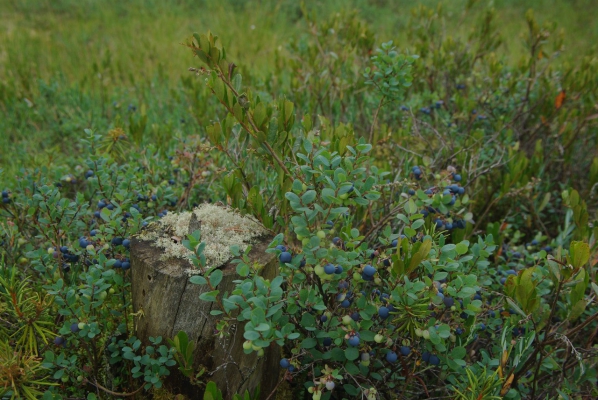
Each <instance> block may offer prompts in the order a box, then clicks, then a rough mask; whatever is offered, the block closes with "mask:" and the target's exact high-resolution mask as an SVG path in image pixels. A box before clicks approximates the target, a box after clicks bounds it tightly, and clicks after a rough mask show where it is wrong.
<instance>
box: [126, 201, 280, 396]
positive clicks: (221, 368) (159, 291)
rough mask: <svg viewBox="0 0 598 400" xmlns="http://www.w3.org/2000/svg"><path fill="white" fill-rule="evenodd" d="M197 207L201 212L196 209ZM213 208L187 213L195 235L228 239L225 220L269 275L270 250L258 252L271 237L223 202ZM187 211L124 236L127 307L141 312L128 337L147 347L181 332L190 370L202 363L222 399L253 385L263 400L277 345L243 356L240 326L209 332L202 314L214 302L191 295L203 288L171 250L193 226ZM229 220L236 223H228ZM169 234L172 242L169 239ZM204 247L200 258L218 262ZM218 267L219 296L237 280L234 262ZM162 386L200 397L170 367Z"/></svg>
mask: <svg viewBox="0 0 598 400" xmlns="http://www.w3.org/2000/svg"><path fill="white" fill-rule="evenodd" d="M202 207H204V210H203V214H202V213H200V212H196V211H197V210H199V209H200V208H202ZM206 207H207V208H208V209H207V210H206V209H205V208H206ZM209 207H212V208H209ZM213 207H218V206H214V205H204V206H201V207H200V208H198V209H196V210H194V213H195V214H196V215H198V216H197V219H199V223H200V224H201V229H200V230H201V231H202V237H201V240H202V241H206V242H208V243H210V240H211V241H212V244H214V239H216V240H217V239H218V238H220V239H222V240H223V241H225V242H226V241H230V240H234V238H231V235H229V234H227V233H226V229H229V228H230V227H231V224H233V228H234V229H235V230H236V231H235V234H237V236H238V235H239V230H243V229H245V230H247V231H248V232H247V233H246V235H245V234H243V233H241V236H243V238H246V237H249V236H251V235H253V237H251V238H250V239H248V240H247V241H246V242H245V244H247V243H248V242H252V249H251V251H250V253H249V254H248V256H249V257H250V259H251V260H252V261H256V262H258V263H260V264H261V265H264V268H263V269H262V275H263V276H264V277H265V278H267V279H272V278H274V277H275V276H276V273H277V268H278V260H277V259H276V257H275V256H274V255H272V254H267V253H266V252H265V249H266V248H267V247H268V244H269V243H270V241H271V240H272V237H271V236H269V235H264V234H263V233H264V232H265V229H263V227H261V225H259V227H256V226H255V224H257V222H256V221H253V220H250V219H249V221H248V218H247V217H242V216H241V215H239V214H236V213H234V211H232V210H230V209H226V208H224V207H219V209H215V208H213ZM219 212H226V213H228V215H226V216H225V217H222V216H220V215H219V214H218V213H219ZM189 215H190V213H181V214H169V215H167V216H166V217H164V218H163V219H162V220H161V221H159V222H157V223H153V224H151V225H150V226H149V227H148V231H149V233H148V232H147V231H144V232H142V233H141V234H140V235H138V236H137V237H134V238H133V239H132V241H131V271H132V292H133V309H134V311H135V312H139V311H141V310H142V311H143V316H141V317H139V318H138V319H137V321H138V322H137V325H136V326H137V331H136V335H137V337H138V338H139V339H140V340H141V341H142V342H143V343H144V344H145V345H148V344H149V343H150V342H149V338H150V337H157V336H161V337H162V338H163V341H166V338H169V339H172V338H173V337H174V336H176V334H177V333H178V332H179V331H184V332H186V333H187V335H188V336H189V340H190V341H195V344H196V347H195V354H194V363H193V365H194V367H195V368H196V371H198V370H199V368H200V367H202V366H203V367H205V368H206V371H207V373H206V374H205V375H204V378H205V381H206V382H207V381H208V380H212V381H214V382H215V383H216V384H217V385H218V388H219V389H220V390H222V393H223V396H224V398H225V399H231V398H232V397H233V395H234V394H235V393H242V392H244V391H245V390H246V389H248V390H249V391H250V392H252V391H253V390H254V389H255V388H256V387H257V386H258V384H259V385H260V388H261V398H266V397H267V396H268V395H269V394H270V392H271V391H272V390H274V388H275V387H276V384H277V380H278V377H279V371H280V369H279V368H280V367H279V359H280V349H279V348H278V347H277V346H271V347H269V348H267V349H264V356H263V357H257V354H256V353H255V352H253V353H251V354H248V355H247V354H245V353H244V352H243V347H242V345H243V342H244V340H245V339H244V338H243V331H244V329H243V324H244V323H236V324H234V325H231V331H230V332H229V336H225V337H224V338H219V337H217V336H216V335H215V326H216V325H215V322H216V321H217V319H218V316H212V315H210V311H211V309H212V308H213V307H214V306H215V304H216V303H211V302H205V301H202V300H200V299H199V296H200V295H201V294H202V293H203V292H205V291H209V289H208V287H207V286H206V285H203V286H200V285H196V284H193V283H190V282H189V278H190V274H189V270H190V269H192V268H193V267H192V265H191V264H190V262H189V260H188V259H186V258H184V257H178V256H176V255H177V254H176V252H177V251H180V248H179V247H178V246H181V247H182V245H181V244H180V240H181V239H184V232H183V230H186V229H187V228H185V227H186V226H187V225H191V226H192V227H193V225H194V224H195V218H196V217H195V215H194V216H193V217H192V218H190V217H189ZM236 219H237V220H238V222H239V223H238V225H235V220H236ZM210 224H212V225H220V226H218V227H216V228H214V226H212V225H210ZM210 229H211V232H212V234H213V235H212V237H208V236H206V235H210ZM217 229H224V232H217ZM204 231H205V232H206V233H205V234H204ZM249 231H251V232H249ZM260 233H261V235H260ZM181 234H183V235H181ZM181 236H182V237H181ZM214 236H215V237H216V238H214ZM232 236H234V234H233V235H232ZM164 238H166V239H167V240H166V241H165V240H164ZM177 239H178V241H179V244H177V243H175V242H176V241H177ZM168 240H171V241H172V244H169V243H168ZM229 244H230V243H229ZM237 244H238V245H243V243H237ZM223 246H224V245H223ZM209 247H210V244H208V246H207V247H206V251H204V254H206V253H208V254H206V257H207V258H208V262H209V261H210V257H211V256H212V258H215V259H216V260H217V261H215V262H219V261H218V260H220V261H222V254H214V253H216V252H217V251H224V249H218V247H217V246H212V247H213V249H212V253H210V249H209ZM241 247H243V246H241ZM183 249H184V248H183ZM227 249H228V247H226V250H227ZM214 250H216V251H214ZM173 252H174V255H173ZM225 258H227V257H225ZM212 265H218V264H212ZM208 266H210V264H209V263H208ZM220 268H221V269H222V272H223V275H224V276H223V279H222V281H221V283H220V284H219V285H218V289H219V290H220V293H221V294H222V293H230V292H231V291H232V290H233V289H234V286H235V285H234V283H233V280H235V279H239V276H238V275H237V273H236V271H235V265H233V264H231V263H230V259H227V260H226V261H225V262H224V264H223V265H222V266H221V267H220ZM164 384H165V387H166V388H167V389H169V390H170V391H171V392H172V393H174V394H184V395H187V396H189V397H190V398H192V399H197V398H201V395H202V394H203V389H202V388H199V387H198V386H194V385H191V384H190V381H189V379H188V378H186V377H185V376H184V375H183V374H182V373H181V372H180V371H178V369H177V368H176V367H173V368H172V369H171V375H170V376H169V377H168V378H166V380H165V383H164Z"/></svg>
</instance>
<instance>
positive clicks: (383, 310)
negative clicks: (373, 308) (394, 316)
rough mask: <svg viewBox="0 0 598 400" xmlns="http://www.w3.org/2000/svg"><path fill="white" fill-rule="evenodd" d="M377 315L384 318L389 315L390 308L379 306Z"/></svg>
mask: <svg viewBox="0 0 598 400" xmlns="http://www.w3.org/2000/svg"><path fill="white" fill-rule="evenodd" d="M378 315H379V316H380V318H382V319H386V318H388V316H389V315H390V310H389V309H388V307H380V308H379V309H378Z"/></svg>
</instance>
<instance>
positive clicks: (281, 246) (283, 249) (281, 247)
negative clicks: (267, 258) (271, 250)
mask: <svg viewBox="0 0 598 400" xmlns="http://www.w3.org/2000/svg"><path fill="white" fill-rule="evenodd" d="M275 249H276V250H280V251H282V252H285V251H287V246H284V245H282V244H279V245H278V246H276V247H275Z"/></svg>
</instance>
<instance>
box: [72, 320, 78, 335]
mask: <svg viewBox="0 0 598 400" xmlns="http://www.w3.org/2000/svg"><path fill="white" fill-rule="evenodd" d="M71 332H73V333H77V332H79V324H78V323H76V322H73V323H72V324H71Z"/></svg>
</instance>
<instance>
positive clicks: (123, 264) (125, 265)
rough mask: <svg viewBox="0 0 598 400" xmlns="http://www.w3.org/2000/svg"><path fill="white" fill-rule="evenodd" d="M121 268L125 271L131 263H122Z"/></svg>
mask: <svg viewBox="0 0 598 400" xmlns="http://www.w3.org/2000/svg"><path fill="white" fill-rule="evenodd" d="M121 268H122V269H124V270H127V269H129V268H131V263H130V262H129V261H123V263H122V266H121Z"/></svg>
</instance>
